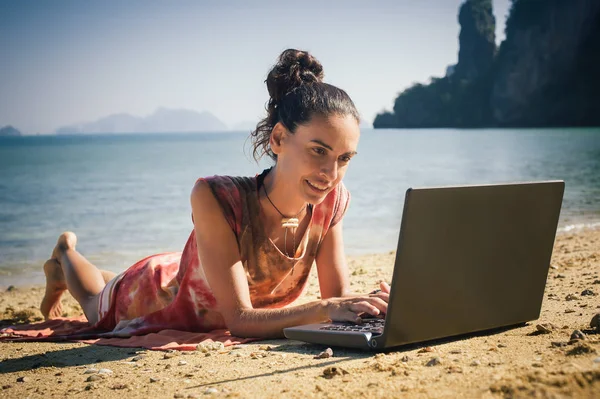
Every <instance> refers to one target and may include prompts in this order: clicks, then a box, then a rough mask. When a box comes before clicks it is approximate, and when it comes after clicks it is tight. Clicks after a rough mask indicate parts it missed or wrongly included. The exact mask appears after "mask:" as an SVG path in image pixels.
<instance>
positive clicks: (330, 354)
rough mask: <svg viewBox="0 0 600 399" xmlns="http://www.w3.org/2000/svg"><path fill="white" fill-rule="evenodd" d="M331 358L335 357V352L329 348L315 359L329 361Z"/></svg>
mask: <svg viewBox="0 0 600 399" xmlns="http://www.w3.org/2000/svg"><path fill="white" fill-rule="evenodd" d="M330 357H333V350H332V349H331V348H327V349H325V350H324V351H323V352H321V353H319V354H318V355H316V356H315V357H314V358H315V359H328V358H330Z"/></svg>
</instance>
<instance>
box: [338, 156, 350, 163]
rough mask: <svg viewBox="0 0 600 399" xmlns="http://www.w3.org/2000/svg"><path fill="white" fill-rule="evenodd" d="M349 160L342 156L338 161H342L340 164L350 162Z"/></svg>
mask: <svg viewBox="0 0 600 399" xmlns="http://www.w3.org/2000/svg"><path fill="white" fill-rule="evenodd" d="M351 159H352V158H351V157H349V156H343V157H341V158H340V161H342V162H350V160H351Z"/></svg>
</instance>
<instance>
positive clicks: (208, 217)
mask: <svg viewBox="0 0 600 399" xmlns="http://www.w3.org/2000/svg"><path fill="white" fill-rule="evenodd" d="M190 202H191V205H192V214H193V216H194V225H195V226H196V228H197V227H198V223H197V222H200V221H204V222H210V223H209V224H208V226H212V227H213V228H214V227H216V226H215V224H216V225H217V226H221V225H223V226H226V225H227V223H226V221H225V217H224V215H223V212H222V211H221V206H220V205H219V202H218V201H217V198H216V197H215V194H214V193H213V191H212V189H211V188H210V185H209V184H208V182H206V181H205V180H202V179H201V180H198V181H197V182H196V184H195V185H194V187H193V188H192V192H191V195H190ZM201 225H203V226H207V224H205V223H202V224H201Z"/></svg>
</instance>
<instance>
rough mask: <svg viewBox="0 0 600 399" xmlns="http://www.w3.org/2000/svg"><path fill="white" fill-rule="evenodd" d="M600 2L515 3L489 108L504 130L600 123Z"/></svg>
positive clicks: (494, 77) (586, 0)
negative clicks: (518, 127) (520, 127)
mask: <svg viewBox="0 0 600 399" xmlns="http://www.w3.org/2000/svg"><path fill="white" fill-rule="evenodd" d="M599 75H600V1H598V0H577V1H565V0H547V1H544V2H541V1H523V0H521V1H516V2H513V7H512V10H511V13H510V15H509V18H508V20H507V23H506V40H504V42H503V43H502V45H501V47H500V51H499V53H498V56H497V58H496V61H495V71H494V76H493V86H492V92H491V96H490V107H491V109H492V115H493V119H494V122H496V123H497V124H498V125H504V126H554V125H575V126H577V125H590V124H592V125H593V124H596V125H598V123H599V122H600V119H599V118H598V116H599V113H600V85H599V82H600V79H599Z"/></svg>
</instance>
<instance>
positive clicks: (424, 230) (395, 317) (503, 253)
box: [283, 181, 565, 350]
mask: <svg viewBox="0 0 600 399" xmlns="http://www.w3.org/2000/svg"><path fill="white" fill-rule="evenodd" d="M564 187H565V184H564V182H563V181H542V182H528V183H514V184H493V185H477V186H455V187H435V188H416V189H408V190H407V191H406V197H405V201H404V211H403V214H402V223H401V227H400V236H399V239H398V248H397V253H396V261H395V264H394V273H393V278H392V289H391V293H390V300H389V304H388V313H387V315H386V316H385V320H373V319H371V320H368V322H367V323H365V324H363V325H353V324H350V323H323V324H310V325H302V326H296V327H290V328H285V329H284V330H283V331H284V334H285V336H286V337H287V338H290V339H295V340H300V341H306V342H312V343H319V344H324V345H332V346H343V347H354V348H365V349H367V348H370V349H373V350H384V349H387V348H390V347H394V346H398V345H404V344H410V343H415V342H422V341H428V340H433V339H438V338H445V337H451V336H456V335H461V334H467V333H472V332H476V331H484V330H489V329H494V328H498V327H505V326H513V325H518V324H521V323H524V322H527V321H530V320H535V319H537V318H538V317H539V315H540V310H541V306H542V299H543V296H544V288H545V285H546V278H547V276H548V269H549V266H550V259H551V257H552V247H553V245H554V239H555V235H556V229H557V225H558V217H559V214H560V208H561V204H562V198H563V193H564Z"/></svg>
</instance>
